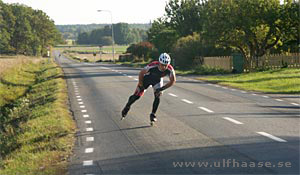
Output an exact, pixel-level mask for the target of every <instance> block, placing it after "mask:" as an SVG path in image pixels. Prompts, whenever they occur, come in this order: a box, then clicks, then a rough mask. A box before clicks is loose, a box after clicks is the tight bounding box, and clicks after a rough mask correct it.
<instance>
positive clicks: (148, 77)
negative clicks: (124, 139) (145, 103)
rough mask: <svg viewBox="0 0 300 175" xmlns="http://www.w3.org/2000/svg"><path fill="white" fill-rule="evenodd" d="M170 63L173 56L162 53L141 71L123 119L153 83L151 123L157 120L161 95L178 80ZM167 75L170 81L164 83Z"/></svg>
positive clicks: (125, 108)
mask: <svg viewBox="0 0 300 175" xmlns="http://www.w3.org/2000/svg"><path fill="white" fill-rule="evenodd" d="M170 63H171V57H170V56H169V55H168V54H167V53H162V54H161V55H160V56H159V59H158V61H153V62H152V63H150V64H148V65H147V66H146V67H145V68H144V69H142V70H141V71H140V73H139V82H138V85H137V87H136V90H135V92H134V94H133V95H131V96H130V97H129V99H128V102H127V104H126V105H125V107H124V109H123V110H122V118H121V120H123V119H124V118H125V117H126V115H127V113H128V111H129V110H130V107H131V105H132V104H133V103H134V102H135V101H136V100H138V99H139V98H140V97H141V96H143V95H144V92H145V90H146V89H147V88H148V87H149V86H150V85H151V86H152V88H153V92H154V101H153V105H152V113H151V114H150V124H151V125H153V124H154V122H156V121H157V118H156V115H155V113H156V111H157V108H158V105H159V103H160V96H161V95H162V92H163V91H164V90H166V89H167V88H169V87H171V86H172V85H174V83H175V81H176V75H175V70H174V68H173V67H172V66H171V65H170ZM166 75H168V77H169V80H170V81H169V82H168V83H166V84H165V85H163V77H164V76H166Z"/></svg>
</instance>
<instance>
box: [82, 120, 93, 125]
mask: <svg viewBox="0 0 300 175" xmlns="http://www.w3.org/2000/svg"><path fill="white" fill-rule="evenodd" d="M84 123H86V124H91V123H92V121H91V120H87V121H85V122H84Z"/></svg>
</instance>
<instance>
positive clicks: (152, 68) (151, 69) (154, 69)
mask: <svg viewBox="0 0 300 175" xmlns="http://www.w3.org/2000/svg"><path fill="white" fill-rule="evenodd" d="M145 69H146V70H147V73H146V74H145V76H144V83H145V84H149V85H152V86H153V85H155V84H157V83H159V82H160V81H161V78H162V77H164V76H166V75H168V76H173V72H174V68H173V67H172V66H171V65H170V64H169V65H168V67H167V69H166V70H165V71H160V70H159V62H158V61H153V62H152V63H150V64H148V65H147V66H146V67H145Z"/></svg>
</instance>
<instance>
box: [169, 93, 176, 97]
mask: <svg viewBox="0 0 300 175" xmlns="http://www.w3.org/2000/svg"><path fill="white" fill-rule="evenodd" d="M169 95H171V96H173V97H177V95H175V94H172V93H169Z"/></svg>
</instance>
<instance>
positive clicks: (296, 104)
mask: <svg viewBox="0 0 300 175" xmlns="http://www.w3.org/2000/svg"><path fill="white" fill-rule="evenodd" d="M291 104H292V105H295V106H299V104H298V103H291Z"/></svg>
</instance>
